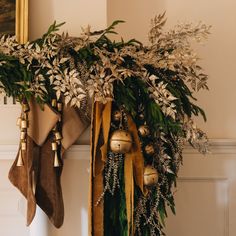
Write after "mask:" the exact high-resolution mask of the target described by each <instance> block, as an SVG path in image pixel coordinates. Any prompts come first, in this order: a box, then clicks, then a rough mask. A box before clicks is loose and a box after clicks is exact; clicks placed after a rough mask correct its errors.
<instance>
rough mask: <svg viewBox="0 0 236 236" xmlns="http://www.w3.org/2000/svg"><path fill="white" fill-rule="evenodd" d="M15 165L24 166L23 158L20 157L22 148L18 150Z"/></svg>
mask: <svg viewBox="0 0 236 236" xmlns="http://www.w3.org/2000/svg"><path fill="white" fill-rule="evenodd" d="M16 166H18V167H20V166H24V162H23V158H22V150H21V149H20V151H19V155H18V159H17V163H16Z"/></svg>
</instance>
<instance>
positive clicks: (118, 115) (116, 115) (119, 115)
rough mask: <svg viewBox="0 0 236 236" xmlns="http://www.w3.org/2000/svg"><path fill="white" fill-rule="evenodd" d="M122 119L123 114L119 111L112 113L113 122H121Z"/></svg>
mask: <svg viewBox="0 0 236 236" xmlns="http://www.w3.org/2000/svg"><path fill="white" fill-rule="evenodd" d="M121 118H122V113H121V111H119V110H116V111H114V112H113V113H112V120H113V121H120V120H121Z"/></svg>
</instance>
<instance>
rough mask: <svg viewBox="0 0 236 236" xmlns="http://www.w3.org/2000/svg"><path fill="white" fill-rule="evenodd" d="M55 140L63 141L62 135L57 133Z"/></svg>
mask: <svg viewBox="0 0 236 236" xmlns="http://www.w3.org/2000/svg"><path fill="white" fill-rule="evenodd" d="M55 138H56V140H61V139H62V136H61V133H60V132H55Z"/></svg>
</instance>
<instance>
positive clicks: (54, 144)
mask: <svg viewBox="0 0 236 236" xmlns="http://www.w3.org/2000/svg"><path fill="white" fill-rule="evenodd" d="M52 150H53V151H56V150H57V143H56V142H52Z"/></svg>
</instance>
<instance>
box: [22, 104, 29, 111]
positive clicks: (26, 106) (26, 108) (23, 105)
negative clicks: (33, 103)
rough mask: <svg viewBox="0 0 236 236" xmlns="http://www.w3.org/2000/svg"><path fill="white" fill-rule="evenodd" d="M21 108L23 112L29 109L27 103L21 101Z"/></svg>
mask: <svg viewBox="0 0 236 236" xmlns="http://www.w3.org/2000/svg"><path fill="white" fill-rule="evenodd" d="M22 110H23V112H28V111H29V110H30V107H29V104H28V103H23V104H22Z"/></svg>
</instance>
